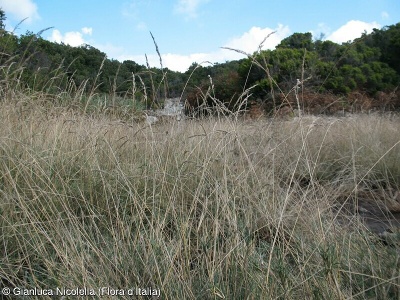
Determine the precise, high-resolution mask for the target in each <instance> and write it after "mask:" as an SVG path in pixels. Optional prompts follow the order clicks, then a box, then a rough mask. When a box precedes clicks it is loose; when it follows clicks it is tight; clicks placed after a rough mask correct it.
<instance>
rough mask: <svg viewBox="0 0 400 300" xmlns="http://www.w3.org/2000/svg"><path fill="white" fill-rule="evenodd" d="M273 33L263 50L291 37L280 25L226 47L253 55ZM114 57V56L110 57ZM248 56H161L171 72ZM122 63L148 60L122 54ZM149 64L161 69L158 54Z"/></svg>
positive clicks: (257, 29)
mask: <svg viewBox="0 0 400 300" xmlns="http://www.w3.org/2000/svg"><path fill="white" fill-rule="evenodd" d="M273 31H276V33H274V34H272V35H270V36H269V37H268V39H267V40H265V42H264V44H263V47H262V49H273V48H275V46H276V45H278V44H279V43H280V41H281V40H282V39H284V38H285V37H287V36H289V34H290V29H289V27H288V26H283V25H279V26H278V27H277V28H276V29H271V28H260V27H252V28H251V29H250V30H249V31H248V32H245V33H244V34H242V35H241V36H239V37H236V38H233V39H231V40H230V41H228V42H227V43H226V44H225V45H224V47H228V48H233V49H237V50H241V51H244V52H246V53H249V54H252V53H253V52H255V51H257V50H258V47H259V45H260V43H261V42H262V41H263V40H264V38H265V37H267V36H268V35H269V34H271V33H272V32H273ZM109 56H110V57H113V56H112V55H109ZM114 57H115V56H114ZM245 57H246V56H245V55H243V54H240V53H237V52H235V51H231V50H227V49H221V48H219V49H215V51H213V52H208V53H191V54H187V55H184V54H176V53H167V54H161V58H162V60H163V66H164V67H167V68H169V69H170V70H174V71H180V72H185V71H186V70H187V69H188V68H189V67H190V65H191V64H192V63H194V62H197V63H204V62H211V63H216V62H218V63H223V62H225V61H230V60H237V59H241V58H245ZM116 58H117V59H118V60H120V61H124V60H128V59H129V60H133V61H135V62H137V63H138V64H142V65H146V59H145V56H144V54H143V55H124V54H120V55H118V56H117V57H116ZM147 58H148V62H149V64H150V66H151V67H160V59H159V57H158V55H157V54H151V55H147Z"/></svg>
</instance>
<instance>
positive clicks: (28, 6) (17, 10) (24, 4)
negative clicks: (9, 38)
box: [0, 0, 40, 23]
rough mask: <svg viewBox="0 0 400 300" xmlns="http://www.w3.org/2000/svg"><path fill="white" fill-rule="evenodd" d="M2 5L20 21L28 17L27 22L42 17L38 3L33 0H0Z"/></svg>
mask: <svg viewBox="0 0 400 300" xmlns="http://www.w3.org/2000/svg"><path fill="white" fill-rule="evenodd" d="M0 7H1V8H2V9H3V10H4V11H5V12H6V14H7V15H12V17H13V18H15V19H17V20H18V21H22V20H23V19H25V18H28V19H27V20H26V22H27V23H32V21H35V20H37V19H40V16H39V13H38V8H37V5H36V3H35V2H33V1H32V0H0Z"/></svg>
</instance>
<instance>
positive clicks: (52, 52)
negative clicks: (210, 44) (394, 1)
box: [0, 9, 400, 110]
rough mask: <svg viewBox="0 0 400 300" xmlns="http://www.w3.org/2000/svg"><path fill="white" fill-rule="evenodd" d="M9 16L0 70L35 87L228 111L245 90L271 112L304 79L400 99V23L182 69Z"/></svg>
mask: <svg viewBox="0 0 400 300" xmlns="http://www.w3.org/2000/svg"><path fill="white" fill-rule="evenodd" d="M5 20H6V16H5V13H4V11H3V10H1V9H0V64H1V66H2V68H1V73H2V74H1V76H2V77H3V78H5V77H7V76H8V77H10V74H18V75H15V76H14V79H15V80H18V83H19V84H20V85H22V86H23V87H25V88H28V89H30V90H38V91H44V92H46V93H50V94H51V93H53V94H55V93H60V92H63V91H72V90H75V91H77V90H79V91H81V92H82V93H83V94H85V93H93V92H95V93H100V94H108V95H111V94H112V95H119V96H120V97H136V99H141V100H142V101H144V102H145V105H146V106H148V107H150V106H152V105H157V103H160V102H162V100H163V99H164V98H174V97H181V96H182V97H183V99H187V101H188V103H190V104H191V105H192V106H198V105H201V104H203V103H204V102H209V103H208V104H210V105H212V104H213V103H214V102H215V100H217V101H218V102H220V103H223V104H224V105H225V106H226V107H227V108H229V109H236V108H237V107H238V103H239V102H241V101H242V100H243V97H244V95H246V97H247V99H248V100H253V101H257V102H259V103H262V104H263V105H264V106H265V107H266V108H267V109H269V110H271V109H275V108H276V107H277V106H280V105H282V103H283V102H285V101H287V102H288V103H289V102H290V101H291V100H290V99H289V98H290V97H288V95H289V91H293V88H294V87H296V85H298V82H299V81H300V82H301V89H302V92H303V93H304V92H305V91H306V92H307V93H312V94H313V95H316V94H318V95H338V96H342V97H344V98H346V97H347V96H348V95H350V94H352V93H355V92H357V93H362V94H363V95H366V96H368V97H370V98H371V99H374V97H375V98H376V101H379V99H378V98H379V97H377V95H380V93H386V94H389V93H392V94H393V95H394V98H395V100H396V99H397V100H396V101H397V102H396V101H394V103H397V104H396V105H398V102H400V101H399V99H398V98H399V96H400V95H399V93H397V88H398V86H399V83H400V56H399V55H398V53H400V23H397V24H395V25H391V26H386V27H384V28H382V29H374V30H373V31H372V32H371V33H369V34H367V33H364V34H363V35H362V36H361V37H360V38H358V39H355V40H354V41H349V42H346V43H343V44H337V43H334V42H332V41H329V40H323V38H319V39H313V36H312V34H311V33H294V34H292V35H291V36H289V37H287V38H285V39H283V40H282V41H281V42H280V44H279V45H278V46H277V47H276V48H275V49H274V50H261V51H257V52H255V53H251V54H249V55H244V58H243V59H241V60H236V61H230V62H226V63H219V64H213V65H209V66H201V65H198V64H195V63H194V64H193V65H192V66H190V67H189V69H188V70H187V71H186V72H184V73H180V72H175V71H172V70H169V69H168V68H163V69H160V68H156V67H151V66H149V65H148V64H147V65H146V66H144V65H140V64H138V63H136V62H134V61H131V60H126V61H123V62H120V61H117V60H114V59H109V58H107V56H106V54H105V53H103V52H101V51H100V50H98V49H96V48H94V47H92V46H90V45H81V46H79V47H71V46H69V45H66V44H63V43H61V44H58V43H54V42H50V41H48V40H46V39H44V38H42V37H41V34H42V33H43V32H39V33H33V32H29V31H28V32H26V33H25V34H23V35H21V36H16V35H15V34H14V33H12V32H7V31H6V30H5ZM5 66H7V67H5ZM13 70H23V71H21V72H15V73H13ZM3 81H4V80H3ZM246 92H247V93H246ZM282 95H283V96H282ZM292 100H293V99H292ZM396 105H395V107H393V108H394V109H398V108H399V107H398V106H400V105H398V106H396Z"/></svg>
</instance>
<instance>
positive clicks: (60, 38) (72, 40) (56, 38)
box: [49, 27, 93, 47]
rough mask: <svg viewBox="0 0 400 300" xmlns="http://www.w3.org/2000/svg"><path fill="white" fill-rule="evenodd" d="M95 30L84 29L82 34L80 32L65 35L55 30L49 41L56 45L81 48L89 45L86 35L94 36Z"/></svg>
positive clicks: (70, 32)
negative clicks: (62, 44)
mask: <svg viewBox="0 0 400 300" xmlns="http://www.w3.org/2000/svg"><path fill="white" fill-rule="evenodd" d="M92 33H93V29H92V28H91V27H83V28H82V29H81V32H79V31H69V32H66V33H65V34H64V35H63V34H62V33H61V32H60V31H59V30H57V29H54V30H53V31H52V33H51V37H49V40H50V41H52V42H56V43H61V42H62V43H64V44H67V45H70V46H72V47H77V46H81V45H83V44H87V42H86V41H85V39H84V35H92Z"/></svg>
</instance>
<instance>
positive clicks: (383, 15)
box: [381, 11, 390, 20]
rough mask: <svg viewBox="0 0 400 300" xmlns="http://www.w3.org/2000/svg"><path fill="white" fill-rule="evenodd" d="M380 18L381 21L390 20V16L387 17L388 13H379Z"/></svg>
mask: <svg viewBox="0 0 400 300" xmlns="http://www.w3.org/2000/svg"><path fill="white" fill-rule="evenodd" d="M381 18H382V20H387V19H389V18H390V16H389V14H388V12H386V11H383V12H381Z"/></svg>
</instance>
